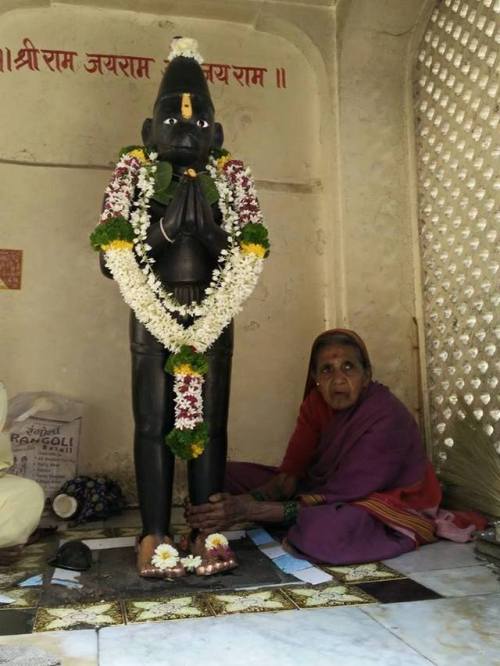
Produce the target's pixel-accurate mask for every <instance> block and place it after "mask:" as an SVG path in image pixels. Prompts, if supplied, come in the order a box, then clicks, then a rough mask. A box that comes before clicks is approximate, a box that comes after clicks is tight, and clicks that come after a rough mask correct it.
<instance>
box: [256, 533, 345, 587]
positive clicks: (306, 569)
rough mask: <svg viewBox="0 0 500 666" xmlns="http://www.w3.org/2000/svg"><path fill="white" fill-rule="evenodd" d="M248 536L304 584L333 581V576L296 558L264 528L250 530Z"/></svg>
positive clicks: (279, 565) (280, 566)
mask: <svg viewBox="0 0 500 666" xmlns="http://www.w3.org/2000/svg"><path fill="white" fill-rule="evenodd" d="M247 535H248V536H249V537H250V539H251V540H252V541H253V542H254V544H255V545H256V546H257V547H258V548H259V550H260V551H261V553H263V554H264V555H266V556H267V557H269V559H271V560H272V561H273V563H274V564H275V565H276V566H277V567H278V568H279V569H281V571H283V572H284V573H287V574H290V575H292V576H294V577H295V578H298V580H300V581H302V582H304V583H310V584H311V585H319V584H320V583H326V582H328V581H330V580H332V578H333V576H331V575H330V574H328V573H326V571H323V570H322V569H319V568H318V567H315V566H314V565H313V564H311V562H309V561H308V560H304V559H301V558H298V557H294V556H293V555H290V554H289V553H287V552H286V550H285V549H284V548H283V547H282V546H281V545H280V544H279V543H278V542H277V541H276V540H275V539H273V537H272V536H271V535H270V534H269V532H267V531H266V530H265V529H263V528H257V529H253V530H248V532H247Z"/></svg>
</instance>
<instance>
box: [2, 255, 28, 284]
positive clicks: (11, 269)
mask: <svg viewBox="0 0 500 666" xmlns="http://www.w3.org/2000/svg"><path fill="white" fill-rule="evenodd" d="M22 265H23V251H22V250H0V289H21V270H22Z"/></svg>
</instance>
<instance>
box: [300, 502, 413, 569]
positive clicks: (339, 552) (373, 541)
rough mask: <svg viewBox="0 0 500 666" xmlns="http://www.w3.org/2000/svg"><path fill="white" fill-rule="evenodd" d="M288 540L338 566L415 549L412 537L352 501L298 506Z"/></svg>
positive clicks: (315, 558) (310, 556)
mask: <svg viewBox="0 0 500 666" xmlns="http://www.w3.org/2000/svg"><path fill="white" fill-rule="evenodd" d="M287 540H288V542H289V543H290V544H291V545H292V546H293V547H294V548H296V549H297V550H298V551H299V552H300V553H302V554H303V555H304V556H305V557H306V558H307V559H309V560H311V561H314V562H324V563H328V564H339V565H340V564H359V563H362V562H374V561H378V560H385V559H389V558H391V557H397V556H398V555H402V554H403V553H407V552H409V551H411V550H414V549H415V542H414V541H413V539H411V538H410V537H408V536H406V535H404V534H401V533H399V532H396V531H395V530H392V529H391V528H389V527H387V526H386V525H384V524H383V523H382V522H381V521H379V520H377V519H376V518H374V517H373V516H371V515H370V514H369V513H368V512H367V511H365V510H364V509H362V508H361V507H358V506H352V505H351V504H322V505H320V506H311V507H303V508H301V509H300V511H299V514H298V517H297V522H296V523H295V525H293V527H291V528H290V530H289V532H288V535H287Z"/></svg>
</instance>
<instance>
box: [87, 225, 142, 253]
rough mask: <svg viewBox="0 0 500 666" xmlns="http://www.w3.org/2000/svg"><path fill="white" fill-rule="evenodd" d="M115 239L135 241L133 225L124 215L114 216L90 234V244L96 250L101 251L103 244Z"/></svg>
mask: <svg viewBox="0 0 500 666" xmlns="http://www.w3.org/2000/svg"><path fill="white" fill-rule="evenodd" d="M115 240H124V241H129V242H130V243H132V242H133V241H134V230H133V228H132V225H131V224H130V223H129V222H127V220H126V219H125V218H123V217H112V218H110V219H109V220H107V221H106V222H101V223H100V224H98V225H97V227H96V228H95V229H94V231H93V232H92V233H91V234H90V244H91V245H92V247H93V248H94V250H97V251H99V250H100V249H101V248H102V246H103V245H108V244H109V243H111V242H112V241H115Z"/></svg>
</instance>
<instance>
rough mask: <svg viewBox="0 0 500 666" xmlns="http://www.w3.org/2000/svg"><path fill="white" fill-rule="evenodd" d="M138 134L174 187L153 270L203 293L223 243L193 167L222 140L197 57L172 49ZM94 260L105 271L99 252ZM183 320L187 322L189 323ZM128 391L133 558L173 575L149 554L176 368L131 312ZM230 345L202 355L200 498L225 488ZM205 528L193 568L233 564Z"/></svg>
mask: <svg viewBox="0 0 500 666" xmlns="http://www.w3.org/2000/svg"><path fill="white" fill-rule="evenodd" d="M142 138H143V142H144V145H145V147H146V148H147V149H149V150H151V151H154V152H156V153H157V154H158V160H159V161H160V162H161V161H167V162H169V163H170V164H171V165H172V167H173V178H174V180H175V181H177V183H178V186H177V188H176V190H175V194H174V196H173V198H172V199H171V201H170V203H168V204H167V205H165V204H162V203H160V202H159V201H156V200H155V199H154V198H153V199H152V200H151V207H150V215H151V224H150V227H149V230H148V238H147V242H148V244H149V245H150V246H151V250H150V255H151V256H152V257H153V258H154V259H155V262H156V263H155V264H154V266H155V273H156V275H157V277H158V278H159V279H160V281H161V283H162V284H163V286H164V287H165V288H166V289H167V290H168V291H170V292H171V293H172V294H173V295H174V296H175V298H176V299H177V301H178V302H179V303H181V304H189V303H192V302H193V301H194V302H200V301H201V299H202V298H203V296H204V290H205V288H206V287H207V286H208V284H209V283H210V279H211V275H212V271H213V269H214V268H215V267H216V264H217V258H218V256H219V254H220V251H221V250H222V249H223V248H224V247H225V246H226V244H227V237H226V233H225V231H224V230H223V229H222V228H221V226H220V223H221V213H220V211H219V209H218V207H217V204H214V205H213V206H210V205H209V204H208V202H207V200H206V199H205V196H204V194H203V191H202V188H201V185H200V181H199V179H198V178H197V174H198V173H199V172H202V171H203V170H204V169H205V166H206V164H207V162H208V159H209V152H210V150H211V149H212V148H220V147H221V146H222V143H223V130H222V126H221V125H220V124H219V123H216V122H215V118H214V106H213V103H212V100H211V97H210V93H209V90H208V86H207V82H206V80H205V76H204V74H203V71H202V69H201V67H200V65H199V64H198V62H197V61H196V60H195V59H193V58H190V57H184V56H178V57H175V58H174V59H172V60H171V62H170V64H169V65H168V67H167V69H166V72H165V74H164V76H163V80H162V82H161V85H160V90H159V92H158V97H157V99H156V102H155V104H154V108H153V114H152V118H147V119H146V120H145V121H144V124H143V128H142ZM101 267H102V270H103V272H104V273H105V274H107V275H108V276H109V273H108V271H107V269H106V267H105V265H104V261H103V260H102V255H101ZM187 323H189V322H187ZM130 346H131V352H132V395H133V413H134V421H135V440H134V455H135V468H136V477H137V487H138V493H139V503H140V508H141V515H142V522H143V531H142V535H141V538H140V540H138V549H137V550H138V559H137V566H138V571H139V574H140V575H141V576H147V577H167V578H172V577H177V576H181V575H183V574H184V573H185V568H184V566H183V565H182V564H181V563H180V562H178V563H177V564H176V566H174V567H170V568H169V569H168V570H161V569H159V568H158V567H156V566H155V565H154V564H153V563H152V561H151V558H152V555H153V553H154V551H155V549H156V548H157V546H158V545H160V544H162V543H166V544H170V545H172V541H171V537H170V535H169V525H170V513H171V501H172V483H173V475H174V456H173V454H172V452H171V451H170V449H169V448H168V447H167V445H166V444H165V436H166V435H167V433H169V432H170V431H171V430H172V428H173V427H174V393H173V377H172V376H171V375H169V374H167V373H166V372H165V370H164V366H165V362H166V361H167V358H168V356H169V352H168V351H167V350H166V349H165V348H164V347H163V346H162V344H161V343H160V342H158V341H157V340H156V339H155V338H154V337H153V336H152V335H151V334H150V333H149V332H148V331H147V330H146V329H145V327H144V326H143V325H142V324H141V323H139V321H137V319H136V317H135V315H134V314H133V313H132V314H131V319H130ZM232 349H233V325H232V323H231V324H230V325H229V326H228V327H227V328H226V329H225V330H224V331H223V332H222V334H221V335H220V336H219V338H218V339H217V340H216V342H215V343H214V344H213V345H212V346H211V347H210V348H209V350H208V351H207V352H205V355H206V357H207V359H208V373H207V375H206V377H205V383H204V389H203V400H204V416H205V421H206V423H207V425H208V434H209V439H208V442H207V446H206V448H205V451H204V452H203V454H202V455H201V456H200V457H198V458H196V459H193V460H190V461H189V462H188V484H189V498H190V502H191V504H193V505H197V504H203V503H206V502H207V501H208V498H209V496H210V495H212V494H214V493H218V492H221V491H222V490H223V482H224V473H225V461H226V451H227V417H228V407H229V389H230V376H231V357H232ZM205 536H206V535H204V534H199V533H196V532H192V533H191V536H190V540H189V544H188V545H187V547H188V548H189V549H190V552H191V553H192V554H193V555H195V556H196V555H199V556H200V557H201V559H202V562H201V565H199V566H198V567H197V568H196V573H197V574H198V575H209V574H211V573H216V572H218V571H223V570H226V569H229V568H233V567H234V566H236V561H235V559H234V555H233V554H232V553H231V552H230V551H229V550H228V551H227V553H229V555H227V556H226V557H221V556H220V555H219V556H218V557H217V558H215V559H214V558H213V557H208V556H207V554H206V551H205V547H204V539H205Z"/></svg>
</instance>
